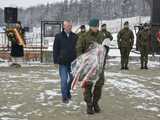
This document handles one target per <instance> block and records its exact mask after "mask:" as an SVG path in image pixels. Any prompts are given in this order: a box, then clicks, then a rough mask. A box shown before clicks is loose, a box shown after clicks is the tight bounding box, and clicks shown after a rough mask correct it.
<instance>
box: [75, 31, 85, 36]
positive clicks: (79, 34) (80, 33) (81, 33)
mask: <svg viewBox="0 0 160 120" xmlns="http://www.w3.org/2000/svg"><path fill="white" fill-rule="evenodd" d="M85 33H86V32H79V33H77V35H78V37H80V36H81V35H83V34H85Z"/></svg>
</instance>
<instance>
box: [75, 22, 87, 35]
mask: <svg viewBox="0 0 160 120" xmlns="http://www.w3.org/2000/svg"><path fill="white" fill-rule="evenodd" d="M80 30H81V31H80V32H79V33H77V35H78V37H80V36H81V35H83V34H84V33H86V26H85V25H81V26H80Z"/></svg>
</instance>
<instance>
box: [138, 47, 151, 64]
mask: <svg viewBox="0 0 160 120" xmlns="http://www.w3.org/2000/svg"><path fill="white" fill-rule="evenodd" d="M148 53H149V48H148V47H147V46H141V47H140V54H141V57H140V59H141V66H142V67H144V66H146V65H147V63H148Z"/></svg>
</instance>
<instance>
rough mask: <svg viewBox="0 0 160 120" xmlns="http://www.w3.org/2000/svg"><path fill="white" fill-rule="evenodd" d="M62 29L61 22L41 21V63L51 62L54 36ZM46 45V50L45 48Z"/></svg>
mask: <svg viewBox="0 0 160 120" xmlns="http://www.w3.org/2000/svg"><path fill="white" fill-rule="evenodd" d="M62 29H63V21H41V63H42V62H47V63H48V62H53V55H52V54H53V42H54V38H55V35H56V34H57V33H59V32H61V31H62ZM45 44H48V45H49V46H48V48H46V47H45Z"/></svg>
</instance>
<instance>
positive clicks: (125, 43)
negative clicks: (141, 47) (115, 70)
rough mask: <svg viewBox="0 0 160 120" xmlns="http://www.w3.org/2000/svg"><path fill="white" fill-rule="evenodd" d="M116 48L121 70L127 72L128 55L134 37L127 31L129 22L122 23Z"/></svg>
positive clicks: (130, 31)
mask: <svg viewBox="0 0 160 120" xmlns="http://www.w3.org/2000/svg"><path fill="white" fill-rule="evenodd" d="M117 42H118V48H119V50H120V54H121V69H122V70H123V69H125V70H128V69H129V68H128V61H129V54H130V51H131V49H132V47H133V43H134V35H133V32H132V30H130V29H129V22H128V21H127V22H125V23H124V28H123V29H122V30H120V31H119V33H118V35H117Z"/></svg>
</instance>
